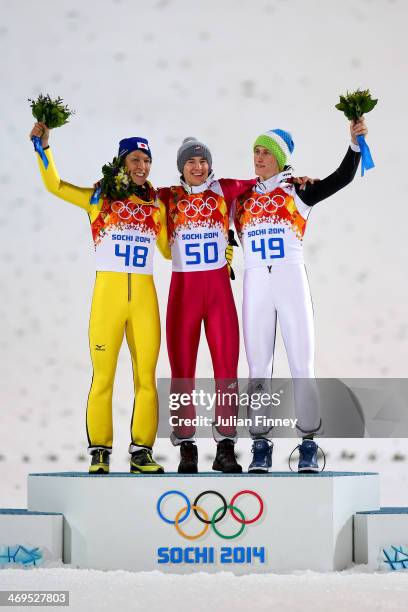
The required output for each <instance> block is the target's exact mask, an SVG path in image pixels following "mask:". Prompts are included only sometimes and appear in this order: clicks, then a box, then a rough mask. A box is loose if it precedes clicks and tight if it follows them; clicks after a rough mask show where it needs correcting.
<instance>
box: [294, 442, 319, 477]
mask: <svg viewBox="0 0 408 612" xmlns="http://www.w3.org/2000/svg"><path fill="white" fill-rule="evenodd" d="M298 448H299V463H298V472H302V473H303V474H314V473H315V472H319V471H320V470H319V465H318V463H317V451H318V449H319V447H318V446H317V444H316V442H315V441H314V440H307V439H306V440H303V441H302V444H300V445H299V447H298Z"/></svg>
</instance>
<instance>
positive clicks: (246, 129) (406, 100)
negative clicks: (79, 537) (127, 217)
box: [0, 0, 408, 610]
mask: <svg viewBox="0 0 408 612" xmlns="http://www.w3.org/2000/svg"><path fill="white" fill-rule="evenodd" d="M0 8H1V18H0V51H1V52H0V77H1V83H2V96H1V100H2V104H1V113H0V133H2V134H3V147H2V158H1V166H0V186H1V204H0V262H1V288H2V292H1V295H2V299H1V301H0V321H1V334H0V359H1V369H0V383H1V391H0V393H1V394H0V401H1V412H0V433H1V436H0V441H1V442H0V506H2V507H24V506H25V504H26V498H25V475H26V474H27V473H28V472H30V471H37V472H38V471H49V470H58V471H60V470H61V471H62V470H70V469H75V470H84V469H87V461H88V459H87V457H86V454H85V453H86V437H85V404H86V398H87V393H88V389H89V384H90V380H91V366H90V359H89V353H88V337H87V328H88V316H89V309H90V301H91V295H92V288H93V281H94V274H95V273H94V262H93V253H92V242H91V233H90V229H89V223H88V219H87V216H86V214H85V213H84V212H83V211H81V210H80V209H78V208H76V207H74V206H71V205H69V204H68V203H65V202H63V201H61V200H58V199H56V198H55V197H53V196H52V195H50V194H49V193H47V192H46V191H45V189H44V187H43V185H42V183H41V179H40V176H39V172H38V168H37V161H36V159H35V154H34V152H33V150H32V145H31V143H30V142H29V140H28V133H29V131H30V129H31V126H32V123H33V119H32V118H31V113H30V108H29V105H28V102H27V98H28V97H36V96H37V95H38V94H39V93H40V92H43V93H50V94H51V95H52V96H58V95H60V96H62V97H63V98H64V100H65V102H66V103H67V104H68V105H69V106H70V107H71V108H74V109H76V115H75V116H74V117H73V119H72V121H71V123H70V124H69V125H67V126H65V127H63V128H61V129H59V130H55V132H53V133H52V135H51V144H52V146H53V150H54V155H55V158H56V162H57V167H58V169H59V171H60V174H61V176H62V178H64V179H65V180H68V181H70V182H72V183H75V184H78V185H84V186H89V185H92V183H93V182H94V181H95V180H96V179H98V178H99V176H100V168H101V166H102V164H103V163H105V162H106V161H108V160H110V159H111V158H112V157H113V155H114V154H115V152H116V149H117V143H118V141H119V140H120V139H121V138H123V137H126V136H131V135H144V136H147V137H148V138H149V141H150V144H151V147H152V150H153V156H154V163H153V167H152V172H151V179H152V181H153V182H154V184H156V185H168V184H172V183H174V182H177V179H178V174H177V170H176V163H175V161H176V150H177V148H178V146H179V144H180V143H181V141H182V139H183V138H184V137H185V136H191V135H193V136H196V137H198V138H200V139H202V140H203V141H204V142H206V143H207V144H208V145H209V146H210V148H211V150H212V153H213V160H214V169H215V171H216V174H217V176H219V177H221V176H226V177H242V178H249V177H251V176H252V175H253V167H252V156H251V146H252V143H253V141H254V139H255V137H256V136H257V135H258V134H259V133H260V132H262V131H264V130H266V129H271V128H274V127H280V128H283V129H288V130H290V131H291V132H292V134H293V137H294V141H295V145H296V148H295V154H294V156H293V165H294V168H295V172H296V173H298V174H300V175H302V174H308V175H309V176H313V177H324V176H325V175H327V174H329V173H330V172H331V171H333V170H334V169H335V168H336V167H337V165H338V164H339V162H340V161H341V159H342V157H343V155H344V153H345V151H346V148H347V145H348V142H349V136H348V124H347V121H346V120H345V118H344V117H343V115H342V114H341V113H339V112H338V111H337V110H336V109H335V108H334V104H335V103H336V102H337V101H338V96H339V94H340V93H344V92H345V91H346V90H353V89H354V88H356V87H363V88H365V87H369V88H370V89H371V91H372V92H373V95H374V96H375V97H378V98H379V104H378V106H377V107H376V109H375V110H374V111H373V112H372V113H371V114H370V115H369V116H368V117H367V123H368V126H369V130H370V133H369V137H368V142H369V144H370V146H371V150H372V154H373V157H374V160H375V162H376V169H375V170H373V171H370V172H369V173H368V174H367V175H366V176H365V178H364V179H362V178H360V176H359V174H358V176H357V177H356V179H355V181H354V183H353V184H352V185H351V186H350V187H348V188H347V189H345V190H344V191H342V192H341V193H339V194H337V195H336V196H334V197H333V198H331V199H330V200H328V201H326V202H323V203H321V204H319V205H318V206H317V207H316V209H315V210H314V211H313V212H312V214H311V217H310V221H309V224H308V228H307V233H306V237H305V256H306V261H307V269H308V275H309V279H310V284H311V289H312V294H313V301H314V309H315V323H316V345H317V351H316V372H317V375H318V376H320V377H337V378H339V377H356V378H358V377H372V378H380V377H406V375H407V362H408V342H407V338H408V323H407V314H406V313H407V302H408V300H407V294H408V291H407V286H406V271H405V262H406V261H407V255H408V245H407V241H406V231H407V221H406V218H407V215H406V193H407V190H408V177H407V173H406V159H405V151H406V146H407V141H408V134H407V131H408V130H407V121H406V109H407V108H408V93H407V92H408V90H407V85H406V62H407V50H408V49H407V47H408V45H407V42H406V40H407V39H406V23H407V22H408V4H407V3H406V2H405V1H404V0H388V1H387V0H343V1H342V2H338V1H336V0H307V1H306V0H206V1H205V2H204V1H201V0H195V1H194V2H191V1H189V0H151V1H146V0H144V1H143V2H142V1H141V0H98V2H83V1H80V0H59V1H58V2H55V1H53V2H52V1H51V0H37V1H36V2H31V1H30V0H15V1H14V2H9V1H8V0H0ZM234 267H235V270H236V274H237V280H236V281H235V282H234V283H233V288H234V293H235V298H236V303H237V308H238V311H239V312H240V307H241V299H242V291H241V287H242V254H241V253H239V252H236V256H235V266H234ZM169 279H170V265H169V264H168V263H167V262H165V261H163V260H162V259H161V258H160V256H159V255H157V257H156V262H155V280H156V286H157V289H158V293H159V300H160V306H161V316H162V329H163V342H162V349H161V353H160V360H159V365H158V370H157V373H158V375H159V376H162V377H166V376H168V375H169V366H168V360H167V353H166V346H165V341H164V339H165V334H164V326H163V324H164V321H165V307H166V298H167V291H168V285H169ZM265 316H267V313H265ZM261 326H262V321H260V327H261ZM239 370H240V375H241V376H246V374H247V365H246V360H245V353H244V348H243V343H242V347H241V359H240V368H239ZM198 373H199V375H200V376H211V373H212V371H211V361H210V356H209V352H208V349H207V347H206V343H205V342H204V341H203V342H202V346H201V348H200V354H199V361H198ZM288 373H289V371H288V366H287V361H286V356H285V352H284V349H283V344H282V342H281V340H280V339H279V341H278V342H277V346H276V364H275V374H276V375H278V376H285V375H288ZM131 409H132V380H131V367H130V359H129V356H128V351H127V347H126V346H125V345H124V347H123V350H122V352H121V355H120V360H119V364H118V372H117V383H116V388H115V396H114V422H115V441H116V443H115V454H114V457H113V469H118V470H127V469H128V468H127V464H126V460H127V444H128V431H129V421H130V415H131ZM248 446H249V445H248V441H242V442H241V443H240V444H239V451H240V453H241V459H242V461H243V464H244V465H245V464H246V463H247V461H248V459H249V452H248ZM290 447H291V441H289V440H286V441H285V440H283V441H280V442H279V447H277V448H276V451H275V468H276V469H282V468H284V465H285V461H286V458H287V455H288V452H289V451H290V450H291V448H290ZM200 448H201V459H202V461H201V469H205V467H206V466H208V465H209V464H210V458H209V457H210V454H211V452H212V451H213V448H212V444H210V443H207V444H206V443H205V441H201V445H200ZM325 448H326V450H328V451H329V462H330V468H332V469H357V470H360V469H367V468H368V469H370V470H378V471H380V472H381V474H382V503H383V505H384V504H386V505H398V504H400V505H408V494H407V492H406V491H407V486H406V485H407V483H408V479H407V477H406V470H407V461H406V458H405V454H406V449H407V443H406V441H405V440H362V441H361V440H354V441H352V440H336V441H333V442H331V441H327V440H325ZM157 454H158V455H159V456H161V457H164V458H165V462H166V467H167V468H168V469H174V467H175V466H176V461H177V458H176V456H175V452H174V451H173V449H171V448H170V446H169V444H168V442H167V441H165V440H163V441H158V444H157ZM55 571H57V570H55ZM2 576H5V573H4V572H2ZM12 576H13V578H9V580H11V582H12V581H13V580H14V579H15V580H16V583H17V582H18V580H20V578H19V576H20V574H18V573H17V572H13V573H12ZM351 576H352V577H351V578H350V577H348V578H347V579H346V578H345V579H344V581H343V586H344V589H345V590H347V591H348V592H347V594H344V602H343V603H344V606H343V607H342V603H341V598H340V600H339V601H338V602H337V604H336V605H338V607H336V609H339V610H340V609H346V608H347V609H349V606H350V605H351V599H350V597H351V594H350V593H351V591H353V590H354V588H355V585H356V584H357V583H356V577H355V576H354V574H353V575H351ZM252 578H253V579H254V582H253V583H251V585H252V586H251V588H252V590H253V591H256V592H257V593H258V591H259V590H260V589H261V590H262V589H263V588H265V589H266V592H269V593H270V594H271V596H270V598H269V600H268V599H267V598H261V600H260V609H261V607H262V608H264V607H265V608H266V607H267V606H266V603H267V602H269V603H275V604H277V603H278V602H280V603H282V602H283V601H289V602H290V601H292V599H293V598H292V599H291V597H292V595H291V590H292V586H291V583H290V581H289V582H288V583H286V582H285V580H286V579H285V580H283V579H282V580H283V582H282V583H279V585H280V586H278V585H276V589H275V588H269V587H268V588H269V591H268V588H267V587H266V586H262V585H261V583H262V581H263V580H266V579H264V578H263V577H262V578H259V577H252ZM373 578H374V577H373ZM86 579H88V578H86ZM80 580H82V579H80ZM83 580H85V578H83ZM95 580H96V579H95ZM123 580H125V578H123ZM149 580H150V579H149ZM166 580H169V579H168V578H167V577H166V578H165V579H164V583H163V585H164V586H163V593H164V595H163V601H165V598H166V597H171V596H172V595H171V588H170V587H169V589H170V590H168V591H167V590H166V589H167V587H166ZM177 580H181V579H179V578H178V579H177ZM186 580H187V579H186ZM191 580H192V582H191V585H190V587H189V588H188V593H189V595H188V597H189V596H190V595H191V594H192V593H194V592H196V587H195V586H194V585H195V583H194V581H196V580H198V578H197V577H196V576H195V577H191ZM215 580H218V578H212V579H209V580H208V581H209V583H211V581H212V584H213V585H214V587H213V588H214V589H215V591H216V592H218V590H219V589H220V588H221V587H220V586H219V584H218V583H217V584H215V582H214V581H215ZM248 580H250V578H248ZM276 580H278V578H276ZM288 580H289V578H288ZM319 580H320V579H318V578H316V577H313V578H312V579H311V580H309V581H307V580H306V583H305V585H306V586H305V587H304V588H305V592H304V596H305V597H309V598H310V601H315V597H317V594H318V593H320V594H321V593H322V591H321V589H320V587H319V586H318V585H319ZM337 580H338V578H332V579H330V580H328V581H326V582H325V583H324V584H325V586H324V587H322V588H323V589H326V590H324V593H325V595H324V597H326V595H327V607H328V606H329V605H331V601H332V597H331V596H332V595H333V594H334V592H335V591H336V589H338V588H339V587H338V585H337V586H336V584H337V583H336V581H337ZM348 580H351V583H350V584H351V589H350V591H349V590H348V589H349V587H348V586H346V585H348V584H349V583H348V582H347V581H348ZM364 580H365V581H366V582H363V581H361V577H360V576H359V582H358V584H359V585H361V586H359V589H360V591H358V593H359V598H357V600H358V601H359V602H360V609H361V610H363V609H366V608H364V605H365V604H364V592H365V589H367V590H369V589H371V588H373V589H376V588H377V586H376V582H375V581H373V583H372V584H371V583H370V584H369V582H368V577H366V578H365V579H364ZM387 580H389V582H388V586H385V587H384V588H385V590H386V591H387V589H388V588H390V589H393V590H392V593H393V595H392V596H393V597H394V599H393V606H392V607H389V608H387V607H386V606H387V605H388V604H387V598H386V597H385V596H384V606H385V607H384V608H381V609H393V610H397V609H402V608H399V607H398V603H397V602H398V601H399V600H397V598H396V594H398V597H399V598H402V594H403V593H402V589H404V593H405V597H406V592H407V584H406V582H405V581H404V583H402V581H399V578H398V577H395V578H393V579H392V580H394V582H392V580H391V578H387ZM330 581H331V582H330ZM125 582H126V581H125ZM142 582H143V581H142ZM20 584H22V582H20ZM27 584H28V583H27ZM92 584H94V585H95V587H94V588H95V589H97V581H96V582H95V581H94V582H93V583H92ZM148 584H149V583H148V582H146V583H145V585H144V587H143V588H144V589H145V591H146V589H148V588H149V586H148ZM199 584H200V589H203V590H204V591H205V589H206V586H205V584H206V583H205V581H204V579H203V580H202V581H200V583H199ZM220 584H221V583H220ZM223 584H224V583H223ZM225 584H227V583H225ZM239 584H240V585H241V586H240V587H239V588H243V587H242V584H243V581H242V579H240V583H239ZM248 584H249V583H248ZM271 585H273V583H270V587H271ZM285 585H286V586H285ZM288 585H289V587H288ZM3 588H5V587H3ZM135 588H136V587H135ZM172 588H174V585H173V587H172ZM209 588H210V587H209ZM237 588H238V587H237V586H236V585H235V586H232V585H231V589H237ZM399 589H401V592H400V591H399ZM250 590H251V589H250V588H249V587H248V591H247V592H248V593H249V592H250ZM79 591H81V589H80V588H79ZM204 591H203V592H204ZM237 592H238V593H239V592H240V591H239V590H238V591H237ZM166 593H167V595H166ZM374 595H375V591H373V597H372V601H374V600H375V601H377V597H376V596H374ZM389 596H391V595H390V594H389ZM188 597H187V600H184V603H186V601H187V602H188V601H189V599H188ZM387 597H388V596H387ZM288 598H289V599H288ZM139 599H140V597H139ZM236 600H237V601H238V602H239V601H240V600H239V598H238V597H236ZM370 600H371V598H370ZM109 601H114V599H113V600H109V599H108V600H107V602H109ZM146 601H147V603H149V606H150V609H159V608H158V607H157V605H158V604H157V601H156V603H154V602H152V601H150V600H149V601H148V600H146ZM220 601H222V598H221V599H220ZM234 601H235V599H234ZM293 601H294V600H293ZM325 601H326V600H325ZM378 601H379V603H380V604H381V603H382V600H378ZM159 603H160V602H159ZM230 603H231V601H230V600H229V601H228V604H230ZM84 605H85V604H84ZM293 605H295V604H293ZM319 605H320V604H319ZM322 605H323V604H322ZM327 607H326V608H324V607H322V608H321V609H327ZM331 607H333V606H331ZM235 608H236V609H242V608H241V607H240V604H239V603H236V605H235ZM84 609H86V608H84ZM88 609H89V608H88ZM121 609H125V606H122V608H121ZM126 609H127V608H126ZM186 609H187V607H186ZM189 609H190V608H189ZM197 609H198V608H197ZM290 609H293V610H294V609H298V608H296V607H293V608H290ZM299 609H304V608H301V607H299ZM314 609H316V610H317V609H320V607H315V608H314ZM367 609H368V608H367ZM370 609H374V608H373V607H371V608H370ZM377 609H380V608H377Z"/></svg>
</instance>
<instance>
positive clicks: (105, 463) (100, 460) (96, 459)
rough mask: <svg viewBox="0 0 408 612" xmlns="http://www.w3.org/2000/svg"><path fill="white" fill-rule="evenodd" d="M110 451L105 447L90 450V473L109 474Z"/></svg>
mask: <svg viewBox="0 0 408 612" xmlns="http://www.w3.org/2000/svg"><path fill="white" fill-rule="evenodd" d="M109 459H110V453H109V451H108V450H106V448H98V449H96V450H94V451H93V452H92V460H91V465H90V466H89V473H90V474H109Z"/></svg>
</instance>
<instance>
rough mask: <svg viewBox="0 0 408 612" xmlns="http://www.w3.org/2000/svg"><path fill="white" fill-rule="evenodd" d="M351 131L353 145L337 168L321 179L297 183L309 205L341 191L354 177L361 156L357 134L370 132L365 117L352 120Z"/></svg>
mask: <svg viewBox="0 0 408 612" xmlns="http://www.w3.org/2000/svg"><path fill="white" fill-rule="evenodd" d="M350 132H351V137H352V142H351V145H350V147H349V148H348V150H347V153H346V155H345V156H344V159H343V161H342V162H341V164H340V166H339V167H338V168H337V170H335V171H334V172H333V173H332V174H330V175H329V176H327V177H326V178H324V179H322V180H321V181H316V182H314V183H306V185H295V189H296V193H297V195H298V196H299V198H300V199H301V200H302V201H303V202H304V203H305V204H307V205H308V206H314V205H315V204H317V203H318V202H321V201H322V200H325V199H326V198H328V197H330V196H331V195H333V194H334V193H336V192H337V191H340V189H343V187H345V186H346V185H348V184H349V183H351V181H352V180H353V179H354V177H355V175H356V172H357V168H358V164H359V163H360V158H361V153H360V147H359V146H358V144H357V136H359V135H360V134H364V135H365V134H367V132H368V130H367V127H366V125H365V122H364V119H363V118H362V119H360V120H359V121H358V122H352V123H351V125H350Z"/></svg>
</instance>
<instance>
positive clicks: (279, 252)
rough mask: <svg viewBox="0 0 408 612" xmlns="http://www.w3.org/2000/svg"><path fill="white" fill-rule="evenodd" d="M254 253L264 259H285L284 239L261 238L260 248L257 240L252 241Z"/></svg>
mask: <svg viewBox="0 0 408 612" xmlns="http://www.w3.org/2000/svg"><path fill="white" fill-rule="evenodd" d="M251 247H252V252H253V253H261V257H262V259H280V258H281V257H285V248H284V243H283V239H282V238H269V239H268V240H267V239H266V238H260V239H259V246H258V245H257V241H256V240H252V241H251Z"/></svg>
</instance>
